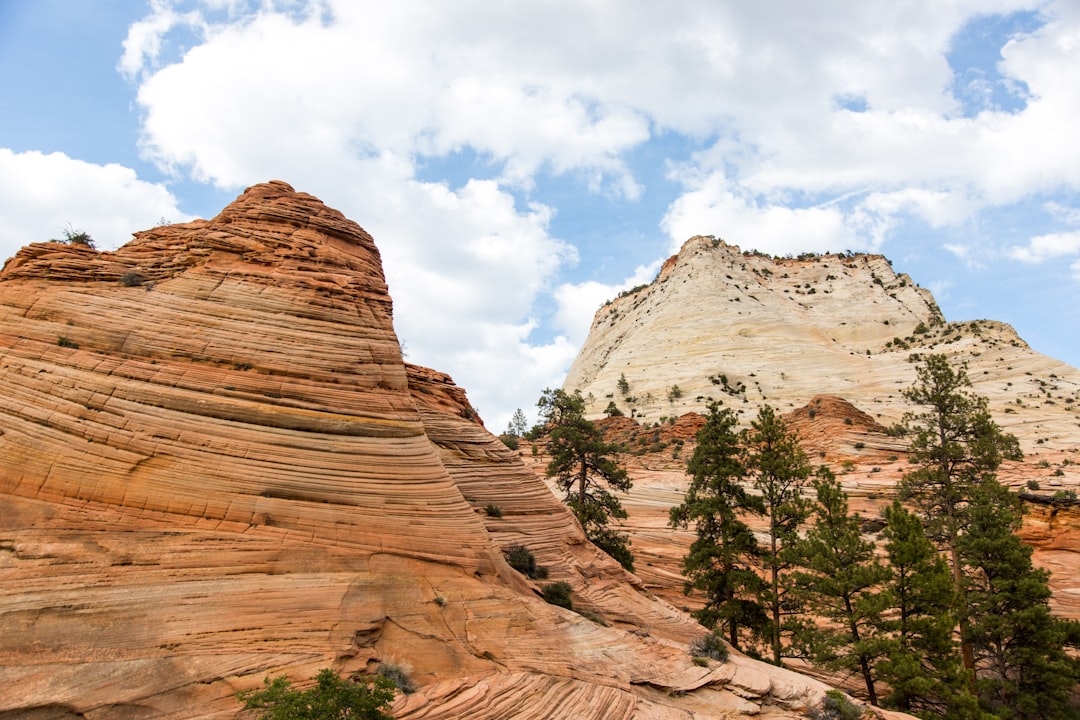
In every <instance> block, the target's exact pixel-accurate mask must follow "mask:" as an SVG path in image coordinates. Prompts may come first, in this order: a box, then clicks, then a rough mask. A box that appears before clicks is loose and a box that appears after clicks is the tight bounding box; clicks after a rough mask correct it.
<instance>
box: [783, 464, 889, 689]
mask: <svg viewBox="0 0 1080 720" xmlns="http://www.w3.org/2000/svg"><path fill="white" fill-rule="evenodd" d="M814 489H815V490H816V491H817V501H816V502H815V504H814V510H815V517H814V524H813V527H811V528H810V530H809V531H808V532H807V534H806V539H805V541H804V542H803V543H801V545H800V547H801V549H802V553H803V557H802V560H801V563H800V564H801V565H802V567H803V568H804V569H802V570H798V571H795V572H793V573H792V576H793V579H794V580H795V583H796V587H797V588H798V590H799V592H800V593H801V595H802V597H803V599H804V601H805V603H806V607H807V609H808V611H809V614H810V615H812V616H814V617H815V618H817V619H818V621H816V622H815V621H806V622H804V623H802V625H801V626H800V628H799V630H798V633H797V634H796V637H795V640H796V642H797V643H799V644H800V645H801V646H802V647H803V648H804V649H805V651H806V654H807V656H808V657H809V658H810V660H811V661H812V662H813V663H815V664H817V665H820V666H822V667H824V668H826V669H829V670H849V671H853V672H858V673H859V674H860V675H861V676H862V679H863V682H864V684H865V686H866V694H867V698H868V699H869V701H870V703H871V704H873V705H877V704H878V697H877V688H876V684H875V682H876V681H875V673H874V664H875V662H876V661H877V660H878V658H879V657H880V656H881V654H882V652H883V650H884V644H883V643H882V638H881V637H880V636H879V634H878V632H877V629H878V628H880V627H881V622H882V621H881V613H882V611H883V609H884V606H885V604H886V602H885V601H886V598H885V596H883V594H882V593H881V592H880V591H879V590H878V587H879V586H880V585H881V584H882V583H884V582H886V581H887V580H888V579H889V574H890V573H889V569H888V568H887V567H885V566H884V565H882V564H881V563H880V562H879V561H878V560H877V558H876V557H874V544H873V543H871V542H868V541H866V540H863V539H862V534H861V532H860V529H859V527H860V524H861V519H860V518H859V516H858V515H857V514H856V515H850V514H848V502H847V495H846V494H845V493H844V491H843V489H842V488H841V487H840V483H838V482H837V481H836V477H835V476H834V475H833V474H832V472H830V471H829V469H828V468H825V467H822V468H820V469H819V470H818V474H817V477H816V478H815V479H814ZM822 620H823V621H824V623H822V622H820V621H822Z"/></svg>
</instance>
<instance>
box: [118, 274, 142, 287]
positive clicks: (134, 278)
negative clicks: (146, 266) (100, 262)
mask: <svg viewBox="0 0 1080 720" xmlns="http://www.w3.org/2000/svg"><path fill="white" fill-rule="evenodd" d="M143 282H145V281H144V280H143V276H142V275H140V274H139V273H137V272H135V271H134V270H128V271H127V272H126V273H124V274H123V275H121V276H120V284H121V285H123V286H124V287H139V286H140V285H142V284H143Z"/></svg>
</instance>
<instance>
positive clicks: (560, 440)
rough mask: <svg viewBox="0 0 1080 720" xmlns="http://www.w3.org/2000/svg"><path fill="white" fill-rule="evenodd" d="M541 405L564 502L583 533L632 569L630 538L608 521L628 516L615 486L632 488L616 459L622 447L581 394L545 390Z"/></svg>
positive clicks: (551, 470) (551, 473)
mask: <svg viewBox="0 0 1080 720" xmlns="http://www.w3.org/2000/svg"><path fill="white" fill-rule="evenodd" d="M537 406H539V408H540V415H541V416H542V417H543V418H545V419H546V420H547V423H548V426H549V427H550V431H549V435H548V452H549V453H550V455H551V461H550V462H549V463H548V466H547V475H548V477H553V478H555V481H556V483H557V484H558V486H559V488H560V489H561V490H562V491H563V492H564V493H565V494H566V495H565V502H566V504H567V505H569V506H570V510H571V511H572V512H573V513H574V515H575V517H577V519H578V522H580V523H581V527H582V529H584V531H585V536H586V537H587V538H588V539H589V540H590V541H591V542H592V543H593V544H594V545H596V546H597V547H598V548H600V549H601V550H603V551H604V552H606V553H607V554H608V555H610V556H611V557H613V558H615V559H616V560H618V561H619V563H620V564H621V565H622V566H623V567H624V568H626V569H627V570H629V571H631V572H633V570H634V556H633V554H632V553H631V552H630V547H629V544H630V540H629V537H628V536H627V535H626V533H621V532H619V531H618V530H615V529H614V528H612V527H610V524H609V523H610V520H611V518H617V519H620V520H622V519H626V511H625V510H624V509H623V506H622V503H621V502H619V499H618V498H617V497H616V496H615V495H614V493H612V490H618V491H621V492H626V491H627V490H629V489H630V487H631V486H632V483H631V481H630V476H629V475H627V473H626V470H625V469H624V468H623V467H621V466H620V465H619V463H618V461H617V459H616V458H617V456H618V452H619V446H618V445H615V444H613V443H608V442H605V441H604V436H603V433H602V432H601V431H600V428H598V427H597V426H596V425H595V424H593V423H592V422H590V421H589V420H587V419H586V418H585V400H584V399H583V398H582V397H581V393H580V392H574V393H573V394H569V393H567V392H565V391H563V390H559V389H556V390H550V389H548V390H544V392H543V394H542V395H541V397H540V400H539V401H538V402H537Z"/></svg>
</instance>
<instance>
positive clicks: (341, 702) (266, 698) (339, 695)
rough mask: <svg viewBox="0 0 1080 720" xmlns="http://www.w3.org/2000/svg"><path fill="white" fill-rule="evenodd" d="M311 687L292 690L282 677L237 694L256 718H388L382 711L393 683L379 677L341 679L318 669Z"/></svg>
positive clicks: (312, 719) (297, 719)
mask: <svg viewBox="0 0 1080 720" xmlns="http://www.w3.org/2000/svg"><path fill="white" fill-rule="evenodd" d="M315 683H316V684H315V686H314V687H311V688H308V689H307V690H296V689H294V688H293V687H292V683H291V682H290V681H289V679H288V678H286V677H277V678H274V679H273V680H271V679H270V678H269V677H267V678H265V679H264V680H263V687H262V689H260V690H249V691H244V692H240V693H238V694H237V699H239V700H240V702H242V703H243V704H244V709H245V710H254V711H255V717H256V718H259V720H340V718H356V719H357V720H390V715H388V714H387V713H385V712H384V710H386V709H387V708H388V707H389V706H390V703H391V702H392V701H393V699H394V692H395V688H396V684H395V682H394V680H393V679H391V678H388V677H383V676H376V677H368V676H355V677H354V678H352V679H348V680H345V679H343V678H341V677H340V676H338V674H337V673H336V672H334V671H333V670H330V669H324V670H320V671H319V674H318V675H317V676H316V679H315Z"/></svg>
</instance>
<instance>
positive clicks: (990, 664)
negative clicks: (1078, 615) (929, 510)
mask: <svg viewBox="0 0 1080 720" xmlns="http://www.w3.org/2000/svg"><path fill="white" fill-rule="evenodd" d="M969 514H970V523H969V525H968V528H967V531H966V532H965V533H964V535H962V536H961V537H960V538H959V540H958V543H957V547H958V551H959V553H960V558H961V561H962V562H963V564H964V567H965V569H966V573H965V576H966V577H965V589H966V591H967V602H968V605H969V614H968V624H967V628H966V631H965V632H966V639H967V641H968V643H969V644H970V645H971V647H972V649H973V652H974V658H975V670H976V681H975V687H976V692H977V694H978V697H979V700H980V703H981V704H982V706H983V707H984V708H985V709H986V710H988V711H990V712H993V713H994V714H995V715H997V716H998V717H1000V718H1003V719H1004V720H1065V718H1076V717H1080V707H1078V706H1077V705H1074V704H1071V703H1070V695H1071V693H1073V692H1075V691H1076V686H1077V682H1078V681H1080V658H1077V656H1076V655H1075V654H1070V653H1068V652H1067V651H1066V649H1065V648H1066V647H1068V646H1071V647H1072V648H1074V649H1076V648H1078V647H1080V624H1078V623H1076V622H1075V621H1065V620H1061V619H1058V618H1055V617H1053V616H1052V615H1051V614H1050V607H1049V605H1048V604H1047V601H1048V600H1049V598H1050V588H1049V586H1048V584H1047V581H1048V578H1049V573H1047V572H1046V571H1045V570H1040V569H1036V568H1035V567H1034V566H1033V565H1032V563H1031V548H1030V547H1029V546H1027V545H1025V544H1024V543H1023V541H1021V540H1020V538H1019V537H1017V536H1016V534H1015V530H1016V529H1017V528H1018V527H1019V525H1020V519H1021V516H1020V508H1019V505H1018V500H1017V498H1016V497H1015V495H1014V494H1013V493H1011V492H1010V491H1009V490H1008V489H1007V488H1005V487H1003V486H1002V485H1001V484H999V483H998V482H996V481H993V480H987V481H986V482H984V483H982V484H981V485H980V486H979V487H978V488H976V489H975V491H974V492H973V494H972V496H971V498H970V511H969Z"/></svg>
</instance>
